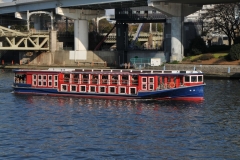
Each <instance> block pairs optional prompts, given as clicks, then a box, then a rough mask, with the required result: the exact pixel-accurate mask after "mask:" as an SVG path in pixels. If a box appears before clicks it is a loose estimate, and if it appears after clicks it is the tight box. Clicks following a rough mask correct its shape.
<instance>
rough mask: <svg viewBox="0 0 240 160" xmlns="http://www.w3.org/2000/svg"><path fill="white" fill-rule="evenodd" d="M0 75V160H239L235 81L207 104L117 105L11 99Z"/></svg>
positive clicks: (218, 83) (210, 87)
mask: <svg viewBox="0 0 240 160" xmlns="http://www.w3.org/2000/svg"><path fill="white" fill-rule="evenodd" d="M12 80H13V74H12V73H11V71H3V70H1V72H0V140H1V141H0V159H240V152H239V151H240V134H239V133H240V98H239V97H240V82H239V81H237V80H207V79H206V80H205V82H206V84H207V85H206V87H205V89H204V92H205V100H204V101H203V102H201V103H195V102H182V101H150V100H148V101H143V100H141V101H133V100H126V101H119V100H99V99H84V98H69V97H68V98H65V97H49V96H23V95H14V94H12V93H11V91H12V88H11V85H12Z"/></svg>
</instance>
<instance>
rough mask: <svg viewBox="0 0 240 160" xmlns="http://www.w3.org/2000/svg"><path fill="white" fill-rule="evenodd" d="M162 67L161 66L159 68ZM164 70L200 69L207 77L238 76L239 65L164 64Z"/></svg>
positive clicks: (239, 75)
mask: <svg viewBox="0 0 240 160" xmlns="http://www.w3.org/2000/svg"><path fill="white" fill-rule="evenodd" d="M162 68H164V67H161V69H162ZM165 69H166V70H194V69H195V70H200V71H202V72H203V73H204V75H205V76H207V77H215V78H217V77H222V78H240V65H194V64H165Z"/></svg>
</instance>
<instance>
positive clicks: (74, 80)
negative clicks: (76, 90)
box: [73, 74, 79, 83]
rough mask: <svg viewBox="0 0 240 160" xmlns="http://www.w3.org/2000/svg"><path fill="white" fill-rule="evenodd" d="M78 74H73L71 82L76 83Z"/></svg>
mask: <svg viewBox="0 0 240 160" xmlns="http://www.w3.org/2000/svg"><path fill="white" fill-rule="evenodd" d="M78 79H79V74H73V82H74V83H78Z"/></svg>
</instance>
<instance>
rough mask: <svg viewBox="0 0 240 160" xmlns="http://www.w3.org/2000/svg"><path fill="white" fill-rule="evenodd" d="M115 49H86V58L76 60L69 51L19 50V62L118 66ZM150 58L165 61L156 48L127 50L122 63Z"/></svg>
mask: <svg viewBox="0 0 240 160" xmlns="http://www.w3.org/2000/svg"><path fill="white" fill-rule="evenodd" d="M121 54H122V53H119V52H117V51H87V58H86V60H77V59H75V58H74V59H71V58H70V51H56V52H54V53H51V52H20V53H19V62H18V63H19V64H29V65H79V66H92V65H93V64H96V65H100V66H101V65H102V66H105V65H106V64H107V66H115V67H117V66H119V64H121V63H122V60H120V57H121V56H120V55H121ZM136 57H137V58H139V59H150V58H161V61H162V62H165V61H166V60H165V55H164V53H163V51H157V50H139V51H129V52H128V53H127V59H126V60H124V63H128V62H130V59H131V58H136Z"/></svg>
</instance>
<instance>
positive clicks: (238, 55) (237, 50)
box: [228, 43, 240, 61]
mask: <svg viewBox="0 0 240 160" xmlns="http://www.w3.org/2000/svg"><path fill="white" fill-rule="evenodd" d="M228 55H229V58H230V59H231V60H233V61H235V60H239V59H240V43H239V44H234V45H233V46H232V47H231V49H230V51H229V54H228Z"/></svg>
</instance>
